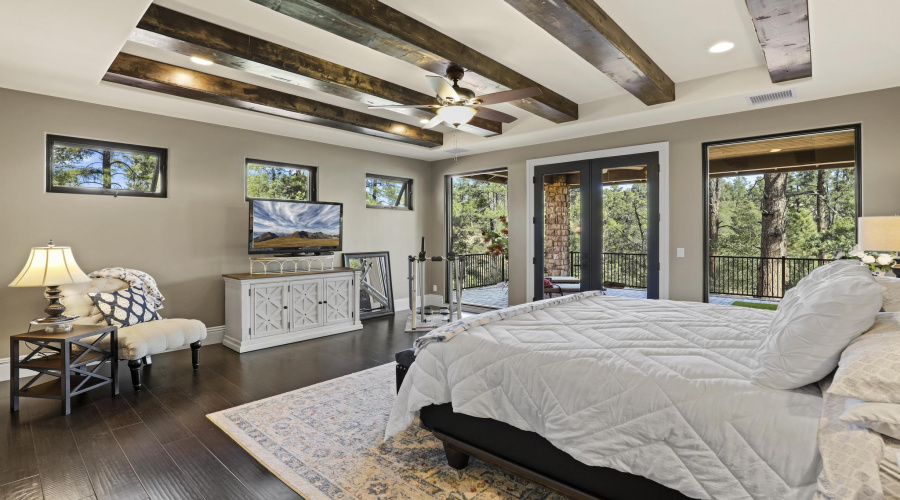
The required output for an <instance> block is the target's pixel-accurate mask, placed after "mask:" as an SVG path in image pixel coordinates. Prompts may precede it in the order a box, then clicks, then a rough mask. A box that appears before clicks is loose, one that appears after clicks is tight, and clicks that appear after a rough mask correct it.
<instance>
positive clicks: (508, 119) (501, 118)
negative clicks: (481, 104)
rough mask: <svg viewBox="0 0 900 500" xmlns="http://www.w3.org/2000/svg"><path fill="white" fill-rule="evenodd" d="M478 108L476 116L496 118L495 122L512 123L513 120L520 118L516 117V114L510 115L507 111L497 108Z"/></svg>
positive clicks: (488, 118) (489, 118)
mask: <svg viewBox="0 0 900 500" xmlns="http://www.w3.org/2000/svg"><path fill="white" fill-rule="evenodd" d="M476 109H477V110H478V114H477V115H475V116H480V117H481V118H484V119H487V120H494V121H495V122H500V123H512V122H514V121H516V120H518V118H516V117H515V116H513V115H508V114H506V113H503V112H500V111H497V110H496V109H491V108H476Z"/></svg>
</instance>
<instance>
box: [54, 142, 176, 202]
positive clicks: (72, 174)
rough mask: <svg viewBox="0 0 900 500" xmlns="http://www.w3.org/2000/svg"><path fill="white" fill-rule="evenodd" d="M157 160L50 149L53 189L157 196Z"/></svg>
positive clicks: (102, 151)
mask: <svg viewBox="0 0 900 500" xmlns="http://www.w3.org/2000/svg"><path fill="white" fill-rule="evenodd" d="M158 169H159V157H157V156H155V155H143V154H137V153H127V152H122V151H112V150H106V149H90V148H79V147H74V146H65V145H54V146H53V185H54V186H69V187H87V188H101V189H116V190H121V191H141V192H146V193H155V192H158V191H159V189H160V186H161V183H160V182H159V178H158Z"/></svg>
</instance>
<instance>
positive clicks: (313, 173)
mask: <svg viewBox="0 0 900 500" xmlns="http://www.w3.org/2000/svg"><path fill="white" fill-rule="evenodd" d="M251 163H253V164H256V165H262V166H264V167H276V168H292V169H294V170H306V171H307V172H309V181H308V182H307V188H308V190H309V192H308V193H307V194H308V196H307V197H308V198H309V199H307V200H289V199H286V198H256V197H253V196H250V194H249V193H248V192H247V188H248V187H249V185H248V183H247V180H248V179H247V178H248V176H249V173H250V164H251ZM318 187H319V168H318V167H314V166H311V165H299V164H296V163H284V162H280V161H268V160H258V159H255V158H244V201H253V200H261V201H319V193H318V191H319V189H318Z"/></svg>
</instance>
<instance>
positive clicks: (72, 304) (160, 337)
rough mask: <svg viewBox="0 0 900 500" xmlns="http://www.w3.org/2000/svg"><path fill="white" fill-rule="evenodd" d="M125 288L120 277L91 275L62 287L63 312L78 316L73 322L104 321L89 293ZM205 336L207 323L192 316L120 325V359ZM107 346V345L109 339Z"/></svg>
mask: <svg viewBox="0 0 900 500" xmlns="http://www.w3.org/2000/svg"><path fill="white" fill-rule="evenodd" d="M126 288H128V283H126V282H124V281H122V280H118V279H107V278H94V279H92V280H91V281H90V282H89V283H82V284H77V285H65V286H61V287H60V290H61V293H60V296H61V298H60V302H61V303H62V305H64V306H66V314H70V315H76V314H77V315H79V316H81V317H80V318H78V319H77V320H75V323H76V324H79V325H99V324H106V321H105V320H104V319H103V315H102V314H101V313H100V310H99V309H97V307H96V306H95V305H94V302H93V301H92V300H91V298H90V297H89V296H88V293H90V292H115V291H116V290H124V289H126ZM205 338H206V325H204V324H203V323H202V322H200V321H197V320H195V319H160V320H156V321H149V322H147V323H138V324H136V325H132V326H128V327H124V328H119V359H129V360H130V359H140V358H143V357H144V356H147V355H153V354H159V353H161V352H165V351H169V350H172V349H177V348H179V347H184V346H186V345H188V344H192V343H194V342H197V341H198V340H203V339H205ZM102 344H103V343H101V345H102ZM106 345H107V346H108V345H109V344H108V342H106Z"/></svg>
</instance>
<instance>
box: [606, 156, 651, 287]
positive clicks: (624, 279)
mask: <svg viewBox="0 0 900 500" xmlns="http://www.w3.org/2000/svg"><path fill="white" fill-rule="evenodd" d="M647 187H648V186H647V166H646V165H637V166H633V167H621V168H610V169H604V170H603V286H604V287H605V288H606V289H607V295H616V296H625V297H637V298H646V297H647V247H648V242H649V236H650V234H649V229H650V226H649V221H648V219H647V216H648V189H647Z"/></svg>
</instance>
